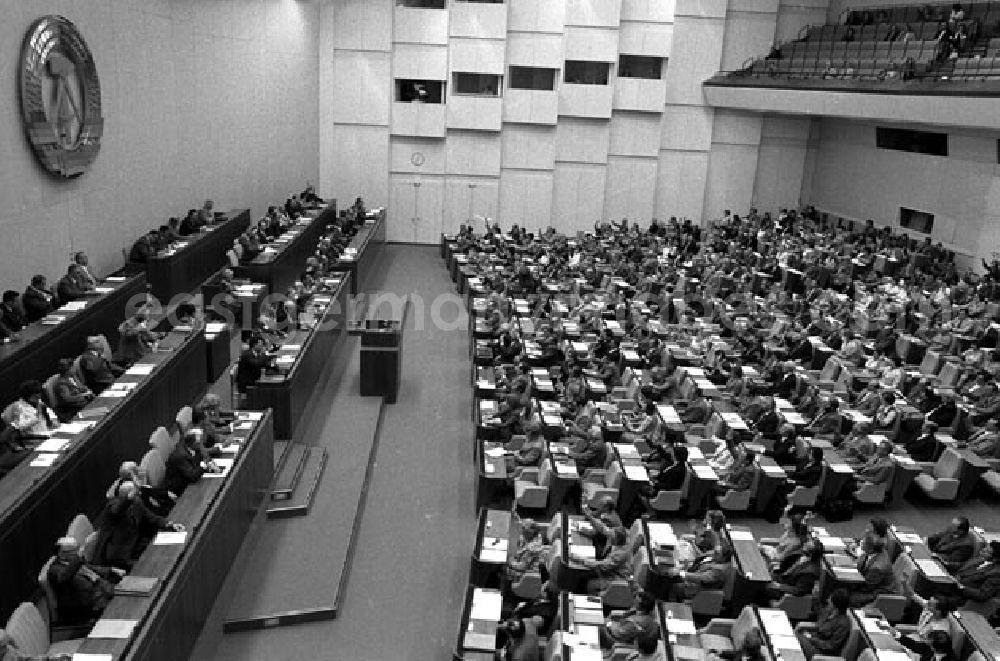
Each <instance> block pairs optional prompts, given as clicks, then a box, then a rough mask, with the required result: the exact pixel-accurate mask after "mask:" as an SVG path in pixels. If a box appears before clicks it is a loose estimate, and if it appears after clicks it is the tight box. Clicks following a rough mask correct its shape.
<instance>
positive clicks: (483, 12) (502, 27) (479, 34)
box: [448, 2, 507, 39]
mask: <svg viewBox="0 0 1000 661" xmlns="http://www.w3.org/2000/svg"><path fill="white" fill-rule="evenodd" d="M449 14H450V16H449V24H448V30H449V32H450V33H451V36H453V37H473V38H478V39H503V38H504V37H506V36H507V5H506V4H504V3H496V4H491V3H484V2H452V3H451V4H450V8H449Z"/></svg>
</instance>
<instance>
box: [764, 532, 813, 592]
mask: <svg viewBox="0 0 1000 661" xmlns="http://www.w3.org/2000/svg"><path fill="white" fill-rule="evenodd" d="M822 574H823V544H822V543H821V542H820V541H819V540H817V539H814V538H812V537H810V538H809V540H808V541H807V542H806V543H805V545H803V547H802V555H800V556H799V558H798V559H797V560H796V561H795V563H794V564H792V566H791V567H789V568H788V569H785V570H784V571H777V572H775V573H774V574H773V576H774V581H773V582H772V583H771V584H770V586H768V592H769V594H770V596H771V598H772V599H779V598H780V597H781V595H783V594H792V595H795V596H797V597H801V596H804V595H807V594H811V593H812V591H813V588H814V587H815V586H816V582H817V581H818V580H819V578H820V576H821V575H822Z"/></svg>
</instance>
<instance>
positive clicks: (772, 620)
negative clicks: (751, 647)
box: [758, 608, 795, 637]
mask: <svg viewBox="0 0 1000 661" xmlns="http://www.w3.org/2000/svg"><path fill="white" fill-rule="evenodd" d="M758 612H759V613H760V622H761V624H762V625H764V631H766V632H767V634H768V636H772V637H773V636H792V637H795V631H794V630H792V623H791V622H789V621H788V616H787V615H785V612H784V611H774V610H769V609H765V608H762V609H760V610H759V611H758Z"/></svg>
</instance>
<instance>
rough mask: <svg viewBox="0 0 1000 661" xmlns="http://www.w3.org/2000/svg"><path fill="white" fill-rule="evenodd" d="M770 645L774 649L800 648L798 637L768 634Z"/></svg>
mask: <svg viewBox="0 0 1000 661" xmlns="http://www.w3.org/2000/svg"><path fill="white" fill-rule="evenodd" d="M770 638H771V647H773V648H774V649H776V650H799V651H801V650H802V647H801V646H800V645H799V639H798V638H796V637H795V636H794V635H793V636H780V635H779V636H774V635H772V636H770Z"/></svg>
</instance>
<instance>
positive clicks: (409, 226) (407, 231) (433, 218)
mask: <svg viewBox="0 0 1000 661" xmlns="http://www.w3.org/2000/svg"><path fill="white" fill-rule="evenodd" d="M390 181H391V198H390V201H389V208H388V209H387V215H388V218H387V223H388V227H387V229H386V238H387V239H388V240H389V241H399V242H405V243H439V242H440V241H441V232H442V229H443V218H444V197H445V192H444V177H426V176H419V175H404V174H393V175H392V176H391V179H390ZM414 184H418V185H417V186H414Z"/></svg>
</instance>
